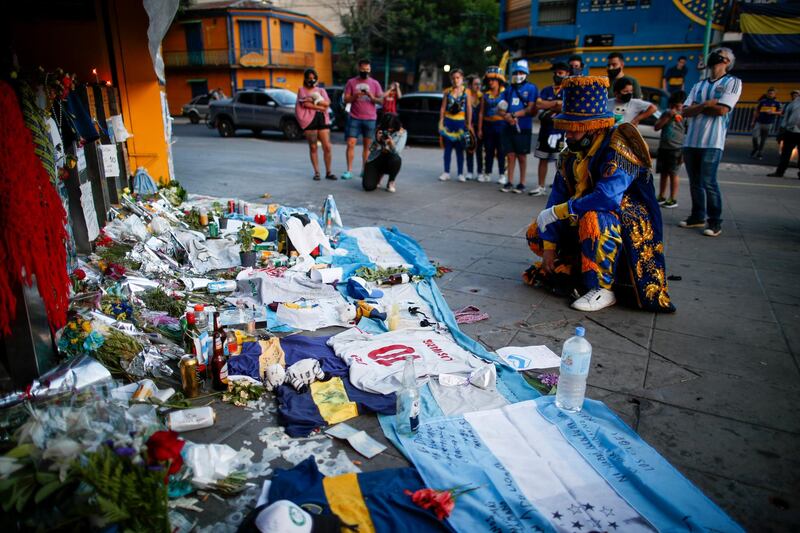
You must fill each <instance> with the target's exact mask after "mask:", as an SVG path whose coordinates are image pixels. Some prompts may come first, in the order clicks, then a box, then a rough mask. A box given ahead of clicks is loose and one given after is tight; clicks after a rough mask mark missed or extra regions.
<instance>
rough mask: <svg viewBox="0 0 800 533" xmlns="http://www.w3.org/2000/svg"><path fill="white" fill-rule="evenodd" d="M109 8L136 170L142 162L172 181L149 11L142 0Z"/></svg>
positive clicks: (123, 0) (156, 176)
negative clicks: (149, 34) (149, 45)
mask: <svg viewBox="0 0 800 533" xmlns="http://www.w3.org/2000/svg"><path fill="white" fill-rule="evenodd" d="M109 12H110V18H111V33H112V38H113V39H114V56H115V61H116V65H117V79H118V80H119V92H120V104H121V105H120V107H121V108H122V114H123V116H124V117H125V125H126V127H127V128H128V131H129V132H130V133H131V134H132V135H133V136H132V137H131V138H130V139H128V141H127V143H128V153H129V155H130V159H131V166H132V170H135V169H136V167H139V166H142V167H145V168H147V170H148V172H149V173H150V175H151V176H152V177H153V178H154V179H156V180H158V181H160V182H162V183H165V182H168V181H169V180H170V178H171V176H170V171H169V161H168V145H167V142H166V139H165V137H164V122H163V121H164V118H163V113H162V106H161V92H162V88H161V86H160V85H159V83H158V81H157V79H156V75H155V72H154V70H153V61H152V60H151V59H150V52H149V50H148V48H147V27H148V24H149V21H148V19H147V13H145V10H144V7H143V6H142V4H141V3H139V2H128V1H126V0H112V1H110V2H109Z"/></svg>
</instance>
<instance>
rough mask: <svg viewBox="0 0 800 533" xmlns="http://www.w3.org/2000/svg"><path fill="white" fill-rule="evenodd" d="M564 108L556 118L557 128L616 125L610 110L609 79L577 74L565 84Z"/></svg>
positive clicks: (590, 127) (563, 92)
mask: <svg viewBox="0 0 800 533" xmlns="http://www.w3.org/2000/svg"><path fill="white" fill-rule="evenodd" d="M561 95H562V98H563V99H564V101H563V103H562V107H561V109H562V111H561V113H559V114H558V115H556V116H555V118H554V119H553V122H554V125H555V127H556V129H559V130H564V131H592V130H599V129H602V128H610V127H611V126H613V125H614V113H612V112H611V111H609V110H608V78H606V77H605V76H574V77H571V78H567V79H565V80H564V81H563V82H562V83H561Z"/></svg>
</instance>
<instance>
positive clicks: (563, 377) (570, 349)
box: [556, 326, 592, 413]
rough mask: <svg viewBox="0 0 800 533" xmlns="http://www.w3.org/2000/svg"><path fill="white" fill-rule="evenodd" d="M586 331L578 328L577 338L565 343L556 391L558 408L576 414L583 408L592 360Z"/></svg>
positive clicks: (576, 329) (590, 346)
mask: <svg viewBox="0 0 800 533" xmlns="http://www.w3.org/2000/svg"><path fill="white" fill-rule="evenodd" d="M585 333H586V330H585V329H584V328H583V327H581V326H578V327H577V328H575V336H574V337H570V338H569V339H567V340H566V341H565V342H564V347H563V348H562V349H561V371H560V375H559V376H558V388H557V389H556V406H558V407H559V408H560V409H563V410H565V411H570V412H573V413H576V412H578V411H580V410H581V409H582V408H583V399H584V397H585V396H586V378H587V377H588V376H589V363H590V362H591V360H592V345H591V344H589V341H587V340H586V339H585V338H584V334H585Z"/></svg>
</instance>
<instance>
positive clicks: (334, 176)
mask: <svg viewBox="0 0 800 533" xmlns="http://www.w3.org/2000/svg"><path fill="white" fill-rule="evenodd" d="M325 179H326V180H331V181H334V180H337V179H339V178H337V177H336V174H325Z"/></svg>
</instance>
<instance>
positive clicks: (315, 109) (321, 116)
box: [295, 68, 336, 181]
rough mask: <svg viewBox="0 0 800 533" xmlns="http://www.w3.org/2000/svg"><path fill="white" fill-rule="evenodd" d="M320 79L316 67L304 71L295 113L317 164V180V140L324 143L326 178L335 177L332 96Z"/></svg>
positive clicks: (317, 172) (315, 164)
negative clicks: (331, 114) (332, 148)
mask: <svg viewBox="0 0 800 533" xmlns="http://www.w3.org/2000/svg"><path fill="white" fill-rule="evenodd" d="M317 79H318V76H317V71H316V70H314V69H313V68H309V69H306V71H305V72H304V73H303V86H302V87H300V88H299V89H298V90H297V103H296V104H295V115H296V116H297V123H298V124H299V125H300V127H301V128H303V133H304V134H305V136H306V140H307V141H308V150H309V155H310V157H311V166H312V167H314V181H319V155H318V151H317V140H319V142H320V143H322V157H323V159H324V161H325V179H326V180H335V179H336V176H334V175H333V173H332V172H331V119H330V116H329V115H328V108H329V107H330V105H331V99H330V97H328V93H327V92H325V89H323V88H322V87H317Z"/></svg>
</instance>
